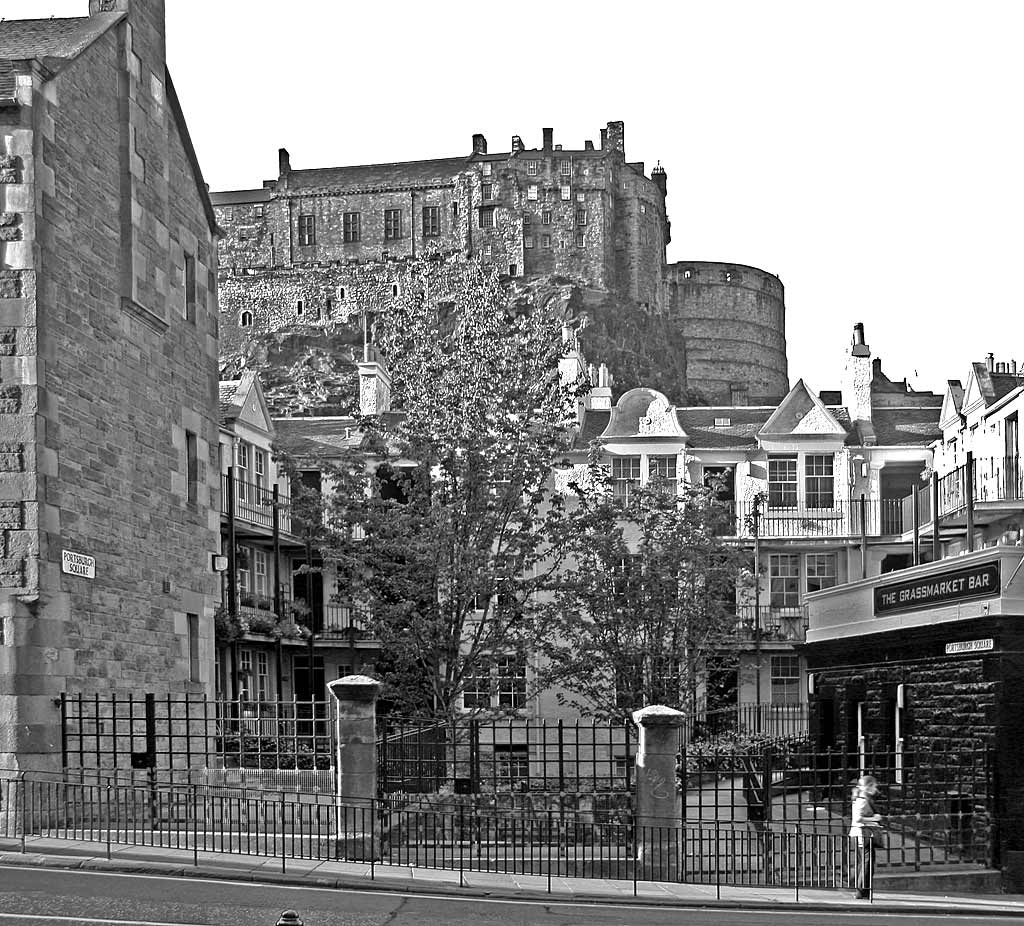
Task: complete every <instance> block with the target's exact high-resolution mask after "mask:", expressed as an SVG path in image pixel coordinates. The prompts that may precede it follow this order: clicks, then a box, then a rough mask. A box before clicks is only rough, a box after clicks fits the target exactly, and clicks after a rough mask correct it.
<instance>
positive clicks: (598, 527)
mask: <svg viewBox="0 0 1024 926" xmlns="http://www.w3.org/2000/svg"><path fill="white" fill-rule="evenodd" d="M598 460H599V457H598V453H597V450H595V452H594V458H593V459H592V461H591V465H590V470H589V478H588V479H586V480H584V481H585V482H586V485H585V486H581V485H577V486H576V495H577V498H578V500H577V502H576V504H575V505H574V506H572V508H571V509H570V510H569V511H568V512H567V515H566V517H565V518H564V519H563V521H562V522H561V523H560V524H559V525H558V530H559V534H558V541H557V542H558V543H559V545H560V546H561V547H562V549H563V552H564V555H565V556H566V562H565V564H564V566H563V568H562V569H561V570H560V571H559V573H558V574H557V576H555V577H554V580H553V581H552V582H551V583H550V584H549V585H548V587H547V592H548V596H547V601H546V603H545V604H544V605H543V606H542V607H541V609H540V611H539V614H538V622H539V624H540V625H541V626H543V627H544V628H545V633H544V635H543V637H542V638H541V639H540V641H539V642H540V647H541V650H542V651H543V653H544V655H545V657H546V668H545V672H544V682H545V683H546V684H549V685H552V686H555V687H559V688H561V689H562V691H561V692H559V694H558V697H559V700H560V701H561V702H562V703H566V704H569V705H571V706H573V707H575V708H576V709H578V710H581V711H583V712H586V713H590V714H593V715H595V716H598V717H600V718H604V719H609V720H616V721H619V720H622V719H624V718H625V717H627V716H628V715H629V713H630V712H631V711H634V710H636V709H638V708H640V707H643V706H645V705H648V704H666V705H668V706H670V707H675V708H677V709H681V710H684V711H687V712H691V711H692V710H693V708H694V706H695V702H696V697H697V692H698V688H699V686H700V685H701V683H702V682H704V681H705V680H706V675H707V670H708V667H709V665H710V664H712V663H713V664H715V665H716V666H717V667H719V668H720V667H721V665H722V664H723V660H726V659H728V658H730V654H732V657H731V658H732V659H733V660H735V655H734V654H735V650H736V646H735V638H734V634H735V632H736V589H737V584H738V582H739V581H740V579H739V577H740V576H741V575H742V574H744V571H745V569H746V567H748V565H749V556H748V554H747V552H746V551H744V550H743V549H742V548H741V547H739V546H738V545H737V544H735V543H733V542H730V541H729V540H727V539H726V538H727V536H729V535H731V534H735V527H734V526H733V517H734V515H733V512H732V509H731V507H730V506H728V505H727V504H726V503H724V502H721V501H719V500H718V499H717V498H716V495H715V492H714V489H713V488H706V487H704V486H694V485H690V484H683V485H681V486H680V487H679V489H678V490H677V489H676V485H675V482H674V480H673V481H672V482H660V481H659V480H654V481H653V482H652V483H651V484H650V485H648V486H647V487H646V488H644V489H635V490H634V491H633V492H632V493H631V494H630V496H629V498H628V500H624V499H621V498H616V497H614V496H613V493H612V492H611V491H610V487H609V485H608V480H607V478H606V476H605V475H604V472H603V470H601V468H600V465H599V462H598ZM746 571H747V574H749V570H746Z"/></svg>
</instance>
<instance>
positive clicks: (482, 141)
mask: <svg viewBox="0 0 1024 926" xmlns="http://www.w3.org/2000/svg"><path fill="white" fill-rule="evenodd" d="M473 154H487V139H486V138H484V137H483V135H481V134H480V133H479V132H477V133H476V134H475V135H474V136H473Z"/></svg>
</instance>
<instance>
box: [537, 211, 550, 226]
mask: <svg viewBox="0 0 1024 926" xmlns="http://www.w3.org/2000/svg"><path fill="white" fill-rule="evenodd" d="M540 220H541V223H542V224H544V225H550V224H551V210H550V209H545V210H544V211H543V212H542V213H541V214H540Z"/></svg>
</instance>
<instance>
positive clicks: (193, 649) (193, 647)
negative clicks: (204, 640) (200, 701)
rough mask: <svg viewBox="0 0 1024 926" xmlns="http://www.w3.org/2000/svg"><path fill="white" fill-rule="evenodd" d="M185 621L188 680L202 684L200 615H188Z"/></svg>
mask: <svg viewBox="0 0 1024 926" xmlns="http://www.w3.org/2000/svg"><path fill="white" fill-rule="evenodd" d="M185 621H186V625H187V630H188V680H189V681H190V682H200V681H202V678H201V677H200V673H199V615H198V614H186V615H185Z"/></svg>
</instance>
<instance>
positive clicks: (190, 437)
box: [185, 431, 199, 505]
mask: <svg viewBox="0 0 1024 926" xmlns="http://www.w3.org/2000/svg"><path fill="white" fill-rule="evenodd" d="M185 470H186V475H187V479H188V489H187V495H186V498H187V499H188V503H189V504H190V505H194V504H195V503H196V500H197V499H198V497H199V449H198V442H197V440H196V435H195V432H194V431H186V432H185Z"/></svg>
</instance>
